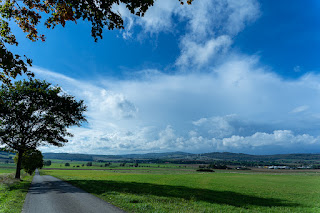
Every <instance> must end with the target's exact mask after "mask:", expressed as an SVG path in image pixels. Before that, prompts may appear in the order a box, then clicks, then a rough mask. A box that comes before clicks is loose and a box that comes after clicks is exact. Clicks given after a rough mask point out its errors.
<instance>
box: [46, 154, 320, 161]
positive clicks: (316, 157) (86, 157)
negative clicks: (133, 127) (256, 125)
mask: <svg viewBox="0 0 320 213" xmlns="http://www.w3.org/2000/svg"><path fill="white" fill-rule="evenodd" d="M43 156H44V158H45V159H60V160H76V161H98V160H104V161H107V160H115V159H117V160H148V159H161V160H192V161H196V160H199V161H214V160H222V161H256V162H259V161H281V160H287V161H289V160H295V161H298V160H303V161H320V154H299V153H298V154H278V155H249V154H243V153H230V152H212V153H203V154H191V153H185V152H166V153H147V154H126V155H91V154H69V153H43Z"/></svg>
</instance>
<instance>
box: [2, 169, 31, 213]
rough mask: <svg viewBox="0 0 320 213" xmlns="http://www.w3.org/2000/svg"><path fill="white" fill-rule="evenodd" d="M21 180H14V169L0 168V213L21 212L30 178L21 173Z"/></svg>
mask: <svg viewBox="0 0 320 213" xmlns="http://www.w3.org/2000/svg"><path fill="white" fill-rule="evenodd" d="M22 174H23V175H22V180H23V181H17V180H15V179H14V169H13V168H9V169H3V168H0V212H1V213H18V212H21V209H22V207H23V203H24V199H25V196H26V194H27V192H28V189H29V186H30V183H31V180H32V176H29V175H26V174H25V173H24V172H22Z"/></svg>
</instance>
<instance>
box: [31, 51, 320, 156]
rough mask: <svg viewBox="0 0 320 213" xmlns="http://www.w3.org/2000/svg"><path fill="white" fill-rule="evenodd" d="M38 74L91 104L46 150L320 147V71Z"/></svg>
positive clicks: (251, 66)
mask: <svg viewBox="0 0 320 213" xmlns="http://www.w3.org/2000/svg"><path fill="white" fill-rule="evenodd" d="M33 71H34V72H36V74H37V76H39V77H40V76H41V77H42V78H45V79H50V80H51V81H52V82H54V83H58V84H59V85H60V86H62V87H63V89H64V90H65V91H66V92H68V93H70V94H73V95H75V96H76V97H77V98H79V99H84V100H85V103H86V104H87V105H88V112H87V117H88V121H89V124H88V126H86V127H82V128H72V129H71V130H72V132H73V133H74V134H75V137H74V138H72V139H70V141H71V142H70V143H69V144H68V145H67V146H66V147H65V148H59V149H52V148H50V149H45V148H44V150H45V151H49V150H51V151H60V152H63V151H67V152H83V151H86V152H89V153H100V154H116V153H133V152H135V153H141V152H160V151H162V152H163V151H177V150H178V151H189V152H208V151H234V152H245V153H286V152H287V151H288V150H290V151H292V152H300V151H301V150H307V151H310V152H317V151H319V150H320V145H319V142H320V141H319V133H318V129H319V123H320V122H319V120H320V110H319V109H320V103H319V101H317V98H318V96H319V93H320V86H319V85H320V76H318V75H315V74H307V75H305V76H303V77H301V78H300V79H297V80H291V81H288V80H285V79H282V78H281V77H279V76H277V75H276V74H274V73H272V72H270V71H268V70H266V69H265V68H264V67H261V66H259V62H258V60H257V59H256V58H252V57H246V58H238V59H234V60H229V61H226V62H225V63H224V64H222V65H220V66H217V67H215V68H214V69H213V70H212V72H206V73H177V74H171V75H169V74H164V73H161V72H160V71H158V72H157V71H154V72H150V71H141V72H139V73H138V74H137V76H139V79H131V80H130V79H126V80H123V79H122V80H121V79H119V80H115V79H110V80H108V79H102V80H101V79H100V80H95V81H92V82H90V81H86V82H83V81H79V80H76V79H71V78H69V77H66V76H63V75H61V74H56V73H54V72H51V71H48V70H43V69H41V68H37V69H33Z"/></svg>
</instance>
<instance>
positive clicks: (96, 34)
mask: <svg viewBox="0 0 320 213" xmlns="http://www.w3.org/2000/svg"><path fill="white" fill-rule="evenodd" d="M154 1H155V0H22V1H17V0H0V30H1V33H0V81H2V82H4V83H10V78H15V77H16V76H17V75H21V74H22V73H25V74H27V75H28V76H33V73H32V72H30V71H28V65H29V66H31V65H32V60H31V59H29V58H27V57H26V56H24V58H22V57H21V56H20V55H17V54H13V53H12V52H11V51H10V50H9V49H8V48H6V46H5V45H15V46H18V41H17V39H16V37H15V35H14V34H13V33H12V31H11V27H10V25H12V23H13V22H15V23H16V24H17V25H18V26H19V27H20V28H21V29H22V31H23V32H25V33H27V38H28V39H30V40H31V41H37V40H39V39H40V40H42V41H45V36H44V35H43V34H40V33H39V32H38V30H37V26H38V24H39V23H40V21H41V20H42V15H45V17H46V20H42V21H43V23H44V25H45V26H46V27H47V28H49V29H53V28H54V27H55V26H57V25H62V26H63V27H64V26H65V24H66V22H67V21H73V22H75V23H77V20H79V19H82V20H85V21H88V22H91V24H92V29H91V35H92V37H93V38H94V40H95V41H97V40H98V38H102V32H103V29H104V28H105V27H107V28H108V29H109V30H113V29H123V28H124V26H123V19H122V17H121V14H120V13H119V12H116V11H113V10H112V7H113V5H114V4H120V3H122V4H124V5H125V6H126V7H127V9H128V10H129V11H130V12H131V13H132V14H134V15H137V16H143V15H144V13H145V12H146V11H147V10H148V8H149V7H151V6H153V4H154ZM178 1H180V3H181V4H184V0H178ZM192 1H193V0H187V3H188V4H191V2H192Z"/></svg>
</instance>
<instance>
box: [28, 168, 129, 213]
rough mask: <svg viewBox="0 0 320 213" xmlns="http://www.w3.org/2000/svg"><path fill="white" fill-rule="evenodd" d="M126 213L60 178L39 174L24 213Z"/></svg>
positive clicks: (33, 184) (34, 179) (30, 190)
mask: <svg viewBox="0 0 320 213" xmlns="http://www.w3.org/2000/svg"><path fill="white" fill-rule="evenodd" d="M81 212H83V213H98V212H106V213H109V212H110V213H124V211H123V210H121V209H119V208H117V207H115V206H113V205H111V204H109V203H107V202H105V201H103V200H101V199H100V198H98V197H95V196H93V195H91V194H89V193H87V192H85V191H83V190H81V189H79V188H76V187H74V186H72V185H70V184H68V183H66V182H64V181H62V180H60V179H58V178H55V177H52V176H49V175H45V176H40V175H39V172H38V171H36V174H35V176H34V178H33V180H32V183H31V186H30V189H29V191H28V194H27V196H26V200H25V203H24V206H23V209H22V213H81Z"/></svg>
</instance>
